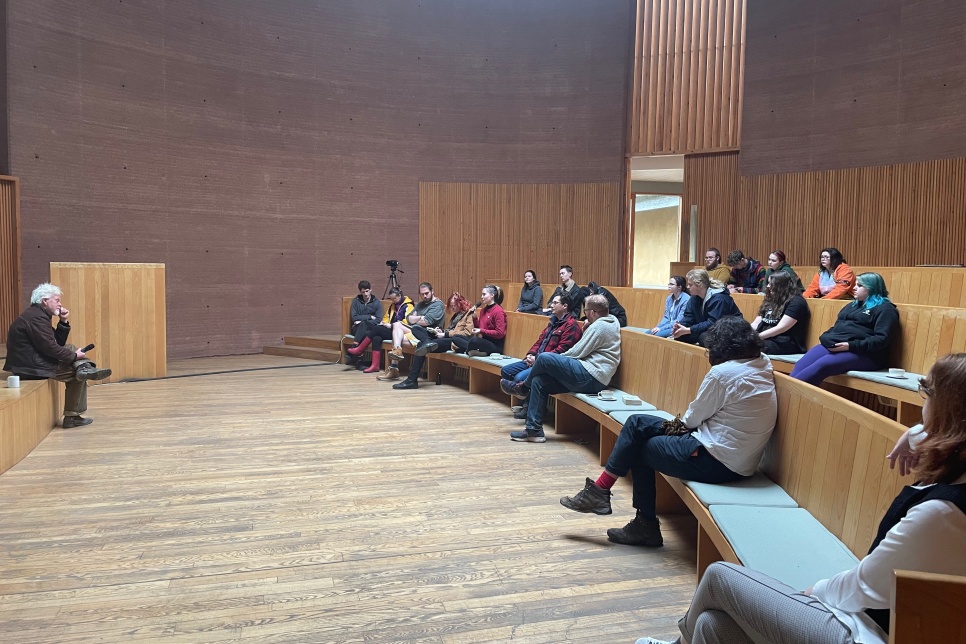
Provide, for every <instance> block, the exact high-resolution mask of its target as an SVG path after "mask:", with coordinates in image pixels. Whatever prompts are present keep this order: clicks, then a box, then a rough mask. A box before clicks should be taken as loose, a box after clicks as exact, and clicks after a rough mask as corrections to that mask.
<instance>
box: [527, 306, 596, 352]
mask: <svg viewBox="0 0 966 644" xmlns="http://www.w3.org/2000/svg"><path fill="white" fill-rule="evenodd" d="M583 334H584V331H583V329H582V328H581V327H580V322H578V321H577V318H576V317H575V316H574V314H573V313H569V312H568V313H567V315H565V316H564V317H563V319H562V320H558V319H557V318H555V317H551V318H550V324H548V325H547V328H546V329H544V330H543V331H542V332H541V333H540V337H539V338H537V341H536V342H535V343H534V345H533V346H532V347H530V350H529V351H527V355H532V356H535V355H537V354H540V353H563V352H564V351H567V350H568V349H570V348H571V347H572V346H574V345H575V344H577V341H578V340H580V336H582V335H583Z"/></svg>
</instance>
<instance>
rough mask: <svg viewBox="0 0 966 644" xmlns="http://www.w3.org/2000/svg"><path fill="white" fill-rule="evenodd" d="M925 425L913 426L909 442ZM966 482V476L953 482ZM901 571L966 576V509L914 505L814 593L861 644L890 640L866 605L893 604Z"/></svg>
mask: <svg viewBox="0 0 966 644" xmlns="http://www.w3.org/2000/svg"><path fill="white" fill-rule="evenodd" d="M921 430H922V427H921V426H918V427H915V428H913V429H912V430H910V443H911V444H912V445H913V446H915V445H916V443H917V442H918V440H921V436H922V435H921V434H920V435H919V436H917V435H916V434H918V433H919V432H921ZM963 483H966V474H964V475H963V476H961V477H959V478H958V479H957V480H956V481H954V484H963ZM896 570H915V571H918V572H931V573H939V574H945V575H966V513H963V511H962V510H960V509H959V508H958V507H956V505H955V504H953V503H951V502H950V501H939V500H931V501H925V502H923V503H920V504H919V505H916V506H914V507H912V508H911V509H910V510H909V512H908V513H907V514H906V516H905V517H903V519H902V520H901V521H899V523H897V524H896V525H895V526H893V528H892V529H891V530H889V532H887V533H886V536H885V538H884V539H883V540H882V541H881V542H880V543H879V545H878V547H876V549H875V550H873V551H872V552H871V553H870V554H869V555H867V556H866V557H865V558H864V559H863V560H862V561H860V562H859V563H858V564H857V565H856V566H855V567H854V568H852V569H851V570H846V571H845V572H841V573H839V574H837V575H835V576H834V577H832V578H831V579H823V580H822V581H819V582H818V583H816V584H815V587H814V588H813V590H812V595H813V596H814V597H816V598H817V599H818V600H820V601H821V602H822V603H823V604H825V605H826V606H828V607H829V609H830V610H831V611H832V612H833V613H834V614H835V616H836V617H837V618H838V619H839V621H841V622H842V623H843V624H845V625H846V626H847V627H848V628H849V630H851V631H852V636H853V637H854V639H855V641H856V642H858V643H860V644H885V642H886V641H887V640H888V636H887V635H886V634H885V633H883V632H882V629H881V628H879V626H878V624H876V623H875V622H873V621H872V619H871V618H870V617H869V616H868V615H866V614H865V609H866V608H885V609H888V608H889V607H890V606H891V604H892V591H893V577H894V576H895V571H896Z"/></svg>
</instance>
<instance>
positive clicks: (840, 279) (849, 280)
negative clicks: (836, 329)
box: [805, 248, 855, 300]
mask: <svg viewBox="0 0 966 644" xmlns="http://www.w3.org/2000/svg"><path fill="white" fill-rule="evenodd" d="M818 262H819V265H818V273H816V274H815V277H813V278H812V282H811V284H809V285H808V288H807V289H805V297H820V298H822V299H823V300H847V299H850V298H851V297H852V289H853V288H854V287H855V273H854V272H853V271H852V267H851V266H849V265H848V264H846V263H845V259H843V257H842V253H840V252H839V249H838V248H823V249H822V252H821V254H820V255H819V260H818Z"/></svg>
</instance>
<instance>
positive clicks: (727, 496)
mask: <svg viewBox="0 0 966 644" xmlns="http://www.w3.org/2000/svg"><path fill="white" fill-rule="evenodd" d="M684 484H685V485H686V486H688V487H689V488H691V491H692V492H694V495H695V496H696V497H698V500H699V501H701V503H702V505H704V506H705V507H710V506H712V505H752V506H769V507H776V508H797V507H798V504H797V503H795V499H793V498H792V497H790V496H788V493H787V492H785V490H783V489H781V487H779V486H778V484H776V483H774V482H773V481H772V480H771V479H769V478H768V477H767V476H765V475H764V474H762V473H761V472H755V474H754V475H753V476H749V477H748V478H746V479H741V480H740V481H735V482H734V483H722V484H720V485H716V484H712V483H697V482H695V481H684Z"/></svg>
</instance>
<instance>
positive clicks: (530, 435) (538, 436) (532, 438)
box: [510, 429, 547, 443]
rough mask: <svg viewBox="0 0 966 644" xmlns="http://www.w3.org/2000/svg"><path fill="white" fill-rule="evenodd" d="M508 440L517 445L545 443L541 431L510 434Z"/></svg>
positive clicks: (545, 440) (532, 430)
mask: <svg viewBox="0 0 966 644" xmlns="http://www.w3.org/2000/svg"><path fill="white" fill-rule="evenodd" d="M510 440H511V441H517V442H518V443H546V442H547V437H546V435H545V434H544V433H543V430H542V429H527V430H524V431H522V432H510Z"/></svg>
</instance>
